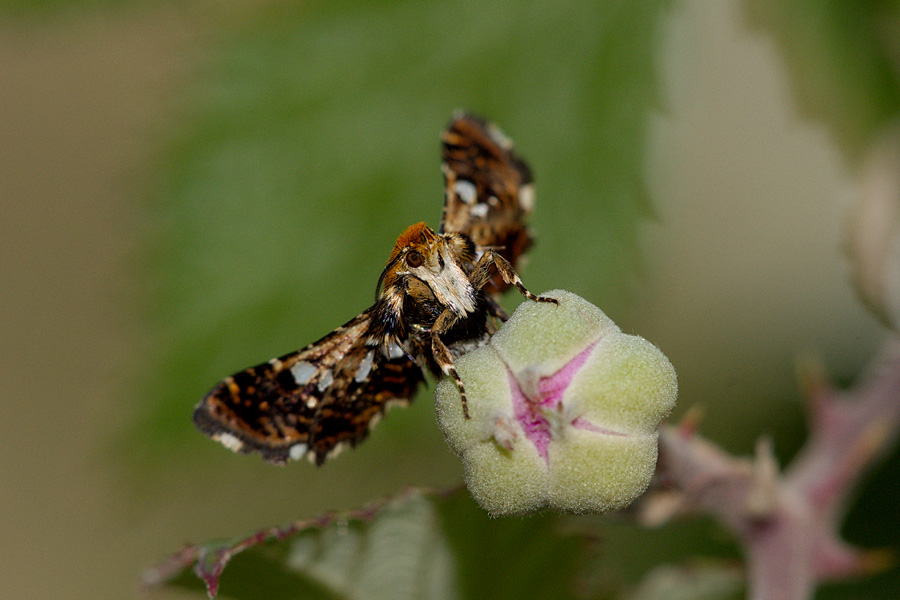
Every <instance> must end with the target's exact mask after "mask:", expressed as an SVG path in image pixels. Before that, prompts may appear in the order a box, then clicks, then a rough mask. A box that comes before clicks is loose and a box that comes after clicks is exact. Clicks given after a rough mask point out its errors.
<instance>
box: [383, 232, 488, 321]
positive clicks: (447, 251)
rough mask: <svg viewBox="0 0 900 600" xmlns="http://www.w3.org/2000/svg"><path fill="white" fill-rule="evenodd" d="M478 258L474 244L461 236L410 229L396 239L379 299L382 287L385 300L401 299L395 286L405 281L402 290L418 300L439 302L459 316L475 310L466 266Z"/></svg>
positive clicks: (384, 274) (399, 292)
mask: <svg viewBox="0 0 900 600" xmlns="http://www.w3.org/2000/svg"><path fill="white" fill-rule="evenodd" d="M474 255H475V246H474V244H473V243H472V240H471V239H470V238H469V237H468V236H466V235H463V234H459V233H441V234H438V233H435V232H434V230H432V229H431V228H429V227H428V226H427V225H425V223H416V224H415V225H410V226H409V227H407V228H406V230H405V231H404V232H403V233H401V234H400V237H398V238H397V242H396V243H395V244H394V249H393V251H392V252H391V257H390V259H388V263H387V265H386V266H385V268H384V271H383V272H382V274H381V278H380V279H379V282H378V287H377V288H376V298H377V297H378V295H379V290H380V289H381V285H382V283H383V284H384V292H383V293H382V294H381V295H382V296H384V297H387V296H390V297H397V298H398V300H397V301H398V302H399V296H398V294H401V295H402V292H401V291H400V288H397V289H395V288H396V287H397V286H396V284H397V283H398V282H400V281H405V285H402V289H403V290H405V293H406V294H410V295H412V296H413V297H416V298H419V299H426V298H431V299H436V300H437V301H438V302H439V303H441V304H443V305H444V306H447V307H448V308H450V309H451V310H453V311H454V312H457V313H460V314H462V313H468V312H472V311H473V310H474V307H475V305H474V297H475V291H474V290H473V289H472V286H471V283H470V282H469V279H468V275H467V268H466V267H465V266H464V265H463V263H470V262H471V261H472V260H473V257H474Z"/></svg>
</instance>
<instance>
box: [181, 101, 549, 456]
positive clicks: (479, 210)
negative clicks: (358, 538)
mask: <svg viewBox="0 0 900 600" xmlns="http://www.w3.org/2000/svg"><path fill="white" fill-rule="evenodd" d="M441 141H442V146H443V165H442V171H443V174H444V184H445V188H444V210H443V215H442V219H441V226H440V228H439V230H438V231H437V232H435V231H434V230H432V229H431V228H429V227H428V226H427V225H426V224H425V223H416V224H414V225H411V226H409V227H408V228H407V229H406V230H405V231H404V232H403V233H402V234H400V236H399V237H398V238H397V241H396V243H395V244H394V248H393V251H392V252H391V254H390V258H389V259H388V262H387V265H386V266H385V267H384V270H383V271H382V273H381V277H379V279H378V283H377V285H376V300H375V304H374V305H373V306H371V307H370V308H368V309H367V310H365V311H363V312H362V313H361V314H359V315H358V316H356V317H354V318H353V319H351V320H350V321H349V322H347V323H346V324H344V325H343V326H341V327H338V328H337V329H335V330H334V331H333V332H331V333H329V334H328V335H326V336H325V337H323V338H322V339H320V340H319V341H317V342H314V343H312V344H310V345H309V346H307V347H305V348H303V349H302V350H299V351H297V352H292V353H290V354H285V355H284V356H280V357H278V358H273V359H272V360H270V361H268V362H265V363H262V364H260V365H257V366H255V367H251V368H249V369H246V370H244V371H240V372H238V373H235V374H234V375H232V376H230V377H227V378H225V379H224V380H223V381H221V382H219V384H218V385H216V386H215V387H214V388H213V389H212V390H211V391H210V392H209V393H208V394H207V395H206V396H205V397H204V398H203V399H202V400H201V401H200V403H199V404H198V405H197V407H196V408H195V409H194V423H195V424H196V425H197V427H198V428H199V429H200V430H201V431H203V432H204V433H206V434H207V435H209V436H210V437H212V438H213V439H215V440H217V441H219V442H220V443H222V444H223V445H224V446H226V447H227V448H229V449H231V450H234V451H237V452H258V453H260V454H262V456H263V458H265V459H266V460H268V461H270V462H273V463H277V464H283V463H285V462H287V461H288V460H289V459H300V458H304V457H306V458H308V459H310V460H311V461H314V462H315V463H316V464H322V463H323V462H324V461H325V460H326V459H327V458H329V457H332V456H335V455H336V454H337V453H338V452H339V451H340V450H341V449H343V448H344V447H345V446H346V445H347V444H350V445H351V446H353V445H356V444H357V443H358V442H360V441H362V440H363V439H364V438H365V437H366V435H368V432H369V430H370V429H371V428H372V427H373V426H374V425H375V423H376V422H377V421H378V420H379V419H380V418H381V416H382V415H383V414H384V412H385V411H386V410H387V408H388V407H390V406H391V405H395V404H403V405H405V404H408V403H409V402H410V401H411V400H412V399H413V396H414V395H415V392H416V390H417V388H418V386H419V384H420V383H421V382H423V381H424V374H423V373H424V371H425V370H426V369H427V370H428V371H430V372H431V373H433V374H434V375H436V376H437V375H440V374H444V375H449V376H451V377H453V379H454V380H455V382H456V385H457V387H458V389H459V392H460V397H461V400H462V410H463V411H464V414H465V416H466V417H468V404H467V399H466V395H465V387H464V385H463V383H462V380H461V379H460V378H459V375H458V374H457V373H456V369H455V368H454V366H453V360H454V358H456V357H458V356H460V355H462V354H464V353H465V352H468V351H470V350H472V349H474V348H477V347H478V346H481V345H483V344H485V343H487V341H488V340H489V339H490V337H491V335H493V334H494V332H495V331H496V330H497V328H498V323H499V322H502V321H505V320H506V318H507V316H506V314H505V313H504V311H503V310H502V308H500V306H499V304H498V303H497V298H498V296H499V294H500V293H501V292H503V291H504V290H506V289H507V288H508V287H510V286H515V287H516V288H517V289H518V290H519V291H520V292H521V293H522V294H523V295H524V296H525V297H526V298H528V299H529V300H533V301H543V302H555V300H553V299H552V298H542V297H537V296H535V295H534V294H532V293H531V292H529V291H528V290H527V289H526V288H525V286H524V285H522V281H521V280H520V279H519V276H518V275H517V274H516V271H515V265H516V264H517V262H518V260H519V258H520V257H521V256H522V254H523V253H524V252H525V250H527V249H528V247H529V246H530V245H531V243H532V238H531V233H530V231H529V229H528V228H527V226H526V225H525V218H526V217H527V215H528V214H529V213H530V212H531V209H532V206H533V203H534V193H533V187H532V176H531V170H530V169H529V168H528V166H527V165H526V164H525V162H524V161H522V160H521V159H520V158H519V157H518V156H516V154H515V152H514V150H513V147H512V142H510V141H509V139H508V138H507V137H506V136H505V135H503V134H502V133H501V132H500V130H499V129H497V128H496V127H495V126H494V125H493V124H490V123H488V122H486V121H484V120H483V119H480V118H478V117H475V116H473V115H470V114H466V113H457V114H456V115H454V117H453V119H452V120H451V122H450V124H449V126H448V127H447V129H446V130H445V131H444V132H443V133H442V136H441Z"/></svg>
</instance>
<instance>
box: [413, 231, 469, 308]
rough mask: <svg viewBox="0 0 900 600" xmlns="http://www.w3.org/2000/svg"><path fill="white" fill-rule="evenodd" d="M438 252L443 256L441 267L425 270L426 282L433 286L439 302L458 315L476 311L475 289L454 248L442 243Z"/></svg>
mask: <svg viewBox="0 0 900 600" xmlns="http://www.w3.org/2000/svg"><path fill="white" fill-rule="evenodd" d="M437 252H438V253H439V256H440V257H441V261H440V262H441V268H440V269H439V270H437V271H432V270H430V269H429V270H427V271H426V272H425V274H424V275H425V277H424V279H425V283H427V284H428V287H430V288H431V291H432V293H433V294H434V295H435V297H436V298H437V300H438V302H440V303H441V304H443V305H444V306H446V307H447V308H449V309H450V310H451V311H453V312H454V313H456V314H458V315H465V314H468V313H471V312H474V311H475V289H474V288H473V287H472V283H471V282H470V281H469V277H468V275H467V274H466V272H465V271H464V270H463V267H462V264H461V263H460V261H459V259H458V258H457V256H456V254H455V253H454V252H453V250H452V249H451V248H450V247H449V245H446V244H440V245H438V247H437Z"/></svg>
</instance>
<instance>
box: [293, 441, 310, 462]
mask: <svg viewBox="0 0 900 600" xmlns="http://www.w3.org/2000/svg"><path fill="white" fill-rule="evenodd" d="M307 450H309V447H308V446H307V445H306V444H294V445H293V446H291V449H290V450H289V451H288V456H290V457H291V460H300V459H301V458H303V457H304V456H306V451H307Z"/></svg>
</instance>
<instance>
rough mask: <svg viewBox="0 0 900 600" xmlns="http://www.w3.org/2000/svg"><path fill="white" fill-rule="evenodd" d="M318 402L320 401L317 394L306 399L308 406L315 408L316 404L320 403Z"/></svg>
mask: <svg viewBox="0 0 900 600" xmlns="http://www.w3.org/2000/svg"><path fill="white" fill-rule="evenodd" d="M318 403H319V401H318V400H317V399H316V397H315V396H310V397H309V398H307V399H306V408H315V407H316V404H318Z"/></svg>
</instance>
